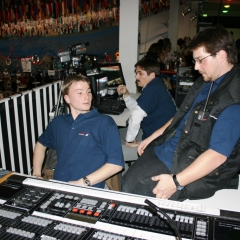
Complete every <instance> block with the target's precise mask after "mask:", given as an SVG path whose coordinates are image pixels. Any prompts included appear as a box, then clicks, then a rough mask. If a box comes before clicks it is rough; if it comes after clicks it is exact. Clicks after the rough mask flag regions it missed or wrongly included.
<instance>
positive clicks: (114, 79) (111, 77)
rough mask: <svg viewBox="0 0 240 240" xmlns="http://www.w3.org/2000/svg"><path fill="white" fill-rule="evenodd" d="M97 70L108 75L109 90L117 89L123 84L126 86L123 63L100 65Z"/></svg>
mask: <svg viewBox="0 0 240 240" xmlns="http://www.w3.org/2000/svg"><path fill="white" fill-rule="evenodd" d="M97 68H98V69H99V71H100V72H102V73H104V74H106V75H107V77H108V89H117V87H118V85H121V84H124V85H126V83H125V79H124V76H123V72H122V66H121V63H118V62H117V63H98V64H97Z"/></svg>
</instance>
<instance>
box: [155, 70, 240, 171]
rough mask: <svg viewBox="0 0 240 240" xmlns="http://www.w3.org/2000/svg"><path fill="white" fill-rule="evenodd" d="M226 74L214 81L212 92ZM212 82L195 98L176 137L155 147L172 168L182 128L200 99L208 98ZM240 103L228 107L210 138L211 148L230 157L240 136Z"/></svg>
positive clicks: (166, 163) (157, 152)
mask: <svg viewBox="0 0 240 240" xmlns="http://www.w3.org/2000/svg"><path fill="white" fill-rule="evenodd" d="M225 76H226V75H223V76H221V77H220V78H218V79H217V80H216V81H214V83H213V86H212V90H211V93H213V92H214V91H215V90H216V88H217V87H218V85H219V84H220V83H221V81H222V80H223V79H224V77H225ZM210 85H211V83H210V82H207V83H206V84H205V85H204V86H203V88H202V91H201V92H200V93H199V94H198V96H197V97H196V98H195V100H194V102H193V104H192V106H191V108H190V109H189V111H188V112H187V114H186V115H185V116H184V118H183V119H182V121H181V122H180V124H179V126H178V127H177V129H176V134H175V136H174V137H172V138H170V139H169V140H168V141H166V142H165V143H163V144H161V145H159V146H156V147H155V148H154V151H155V154H156V156H157V157H158V159H160V160H161V161H162V162H164V164H165V165H166V166H167V167H168V168H169V169H171V168H172V160H173V157H174V151H175V149H176V147H177V144H178V141H179V138H180V135H181V132H182V128H183V126H184V124H185V122H186V121H187V118H188V116H189V114H190V112H191V110H192V108H193V107H194V106H195V105H196V104H197V103H198V102H200V101H202V100H204V99H206V98H207V95H208V92H209V89H210ZM239 119H240V105H232V106H229V107H228V108H226V109H225V110H224V111H223V112H222V113H221V114H220V115H219V117H218V119H217V121H216V123H215V125H214V128H213V131H212V135H211V138H210V143H209V149H212V150H214V151H216V152H218V153H220V154H223V155H224V156H227V157H229V156H230V154H231V152H232V150H233V148H234V146H235V144H236V143H237V141H238V139H239V138H240V124H239Z"/></svg>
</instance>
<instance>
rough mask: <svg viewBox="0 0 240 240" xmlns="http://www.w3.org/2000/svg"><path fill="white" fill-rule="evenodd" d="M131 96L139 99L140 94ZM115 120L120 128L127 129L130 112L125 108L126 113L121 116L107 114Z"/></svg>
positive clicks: (131, 94)
mask: <svg viewBox="0 0 240 240" xmlns="http://www.w3.org/2000/svg"><path fill="white" fill-rule="evenodd" d="M130 96H131V97H133V98H134V99H137V98H138V97H139V96H140V93H130ZM107 115H109V116H110V117H112V118H113V120H114V121H115V123H116V124H117V126H118V127H126V126H127V125H128V119H129V118H130V111H129V110H128V109H127V108H125V109H124V111H123V112H122V113H121V114H119V115H111V114H107Z"/></svg>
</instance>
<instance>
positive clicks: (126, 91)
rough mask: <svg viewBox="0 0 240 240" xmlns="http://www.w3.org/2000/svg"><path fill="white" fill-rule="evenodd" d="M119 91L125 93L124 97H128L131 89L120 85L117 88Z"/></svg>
mask: <svg viewBox="0 0 240 240" xmlns="http://www.w3.org/2000/svg"><path fill="white" fill-rule="evenodd" d="M117 92H118V94H119V95H120V94H123V95H124V97H127V96H129V95H130V93H129V91H128V90H127V88H126V86H125V85H119V86H118V88H117Z"/></svg>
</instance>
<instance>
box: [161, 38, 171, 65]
mask: <svg viewBox="0 0 240 240" xmlns="http://www.w3.org/2000/svg"><path fill="white" fill-rule="evenodd" d="M157 43H158V44H159V45H160V46H161V47H162V48H163V55H162V56H161V62H162V63H163V64H165V65H166V63H167V62H169V61H171V60H172V55H171V51H172V43H171V41H170V39H169V38H164V39H159V40H158V42H157Z"/></svg>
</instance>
